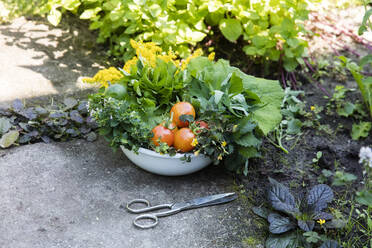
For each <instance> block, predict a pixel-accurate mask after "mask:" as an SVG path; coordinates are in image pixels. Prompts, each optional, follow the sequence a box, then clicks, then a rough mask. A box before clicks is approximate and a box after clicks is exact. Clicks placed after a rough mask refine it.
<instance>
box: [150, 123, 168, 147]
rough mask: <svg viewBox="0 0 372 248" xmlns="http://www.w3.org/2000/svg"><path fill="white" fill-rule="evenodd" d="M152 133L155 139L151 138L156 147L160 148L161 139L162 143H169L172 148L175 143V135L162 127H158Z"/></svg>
mask: <svg viewBox="0 0 372 248" xmlns="http://www.w3.org/2000/svg"><path fill="white" fill-rule="evenodd" d="M152 133H153V134H154V137H152V138H151V140H152V142H153V143H154V144H155V145H156V146H159V145H160V144H159V142H158V141H159V139H160V142H164V143H167V144H168V146H172V145H173V142H174V133H173V132H172V131H171V130H169V129H168V128H166V127H164V126H162V125H157V126H156V127H154V128H153V129H152Z"/></svg>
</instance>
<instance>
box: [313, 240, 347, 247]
mask: <svg viewBox="0 0 372 248" xmlns="http://www.w3.org/2000/svg"><path fill="white" fill-rule="evenodd" d="M319 248H342V247H341V246H340V245H339V244H338V243H337V242H336V241H334V240H327V241H325V242H324V243H323V244H322V245H321V246H320V247H319Z"/></svg>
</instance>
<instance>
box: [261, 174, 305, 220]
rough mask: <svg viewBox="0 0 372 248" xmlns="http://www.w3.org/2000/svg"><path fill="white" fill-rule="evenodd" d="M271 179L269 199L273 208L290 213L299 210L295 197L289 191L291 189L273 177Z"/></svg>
mask: <svg viewBox="0 0 372 248" xmlns="http://www.w3.org/2000/svg"><path fill="white" fill-rule="evenodd" d="M269 181H270V189H269V192H268V199H269V201H270V203H271V205H272V206H273V208H274V209H275V210H278V211H282V212H285V213H288V214H292V213H296V212H298V209H297V208H296V203H295V198H294V197H293V195H292V194H291V193H290V192H289V189H288V188H287V187H285V186H284V185H282V184H281V183H279V182H277V181H276V180H274V179H272V178H269Z"/></svg>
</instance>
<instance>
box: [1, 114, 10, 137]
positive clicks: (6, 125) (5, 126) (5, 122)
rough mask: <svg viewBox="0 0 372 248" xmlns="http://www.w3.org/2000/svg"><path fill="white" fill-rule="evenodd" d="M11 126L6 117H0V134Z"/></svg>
mask: <svg viewBox="0 0 372 248" xmlns="http://www.w3.org/2000/svg"><path fill="white" fill-rule="evenodd" d="M11 127H12V124H11V123H10V120H9V119H8V118H0V135H2V134H4V133H6V132H8V131H9V129H10V128H11Z"/></svg>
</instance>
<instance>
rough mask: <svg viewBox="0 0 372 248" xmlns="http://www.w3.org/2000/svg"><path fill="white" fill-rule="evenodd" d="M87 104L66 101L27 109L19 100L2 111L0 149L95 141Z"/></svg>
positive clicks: (0, 113)
mask: <svg viewBox="0 0 372 248" xmlns="http://www.w3.org/2000/svg"><path fill="white" fill-rule="evenodd" d="M87 104H88V102H87V101H84V100H82V101H79V100H76V99H74V98H66V99H65V100H64V102H63V104H59V105H56V104H53V105H50V106H44V107H41V106H35V107H27V106H25V104H24V103H23V102H22V101H21V100H19V99H17V100H15V101H14V102H13V103H12V106H11V107H10V108H8V109H0V138H1V139H0V147H1V148H7V147H10V146H11V145H13V144H27V143H34V142H39V141H43V142H45V143H49V142H51V141H52V140H56V141H65V140H68V139H70V138H85V139H86V140H88V141H94V140H96V138H97V135H96V133H95V132H94V130H95V129H97V127H98V126H97V123H96V122H95V121H94V120H93V119H92V118H91V117H90V116H89V114H88V109H87Z"/></svg>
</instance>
